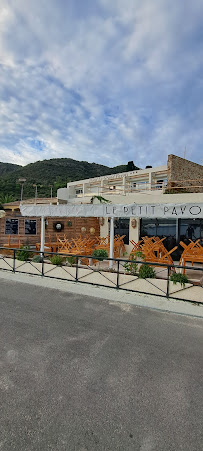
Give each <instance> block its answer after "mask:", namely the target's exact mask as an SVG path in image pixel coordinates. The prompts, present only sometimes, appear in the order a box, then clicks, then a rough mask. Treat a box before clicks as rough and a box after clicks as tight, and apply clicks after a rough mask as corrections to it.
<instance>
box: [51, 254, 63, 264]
mask: <svg viewBox="0 0 203 451" xmlns="http://www.w3.org/2000/svg"><path fill="white" fill-rule="evenodd" d="M49 259H50V261H51V263H52V265H56V266H62V264H63V258H62V257H60V255H53V257H50V258H49Z"/></svg>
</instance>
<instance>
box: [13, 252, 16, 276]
mask: <svg viewBox="0 0 203 451" xmlns="http://www.w3.org/2000/svg"><path fill="white" fill-rule="evenodd" d="M15 270H16V250H15V249H13V272H15Z"/></svg>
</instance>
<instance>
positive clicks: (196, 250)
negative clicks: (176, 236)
mask: <svg viewBox="0 0 203 451" xmlns="http://www.w3.org/2000/svg"><path fill="white" fill-rule="evenodd" d="M180 245H181V246H182V247H183V249H184V251H183V253H182V255H181V257H180V261H179V265H180V266H185V264H186V262H191V263H192V266H193V265H194V263H203V246H201V244H200V240H196V241H195V242H194V241H192V240H190V243H189V244H188V245H187V244H185V243H184V242H183V241H180ZM183 273H184V274H185V269H183Z"/></svg>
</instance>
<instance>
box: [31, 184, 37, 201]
mask: <svg viewBox="0 0 203 451" xmlns="http://www.w3.org/2000/svg"><path fill="white" fill-rule="evenodd" d="M32 186H33V187H34V188H35V203H37V185H36V184H35V183H34V185H32Z"/></svg>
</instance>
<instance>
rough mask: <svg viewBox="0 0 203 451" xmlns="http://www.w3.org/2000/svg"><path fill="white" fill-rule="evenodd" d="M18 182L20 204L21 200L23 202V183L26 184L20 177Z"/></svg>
mask: <svg viewBox="0 0 203 451" xmlns="http://www.w3.org/2000/svg"><path fill="white" fill-rule="evenodd" d="M18 181H19V182H20V184H21V193H20V201H21V202H22V200H23V185H24V183H25V182H26V179H24V178H23V177H22V178H20V179H18Z"/></svg>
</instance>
